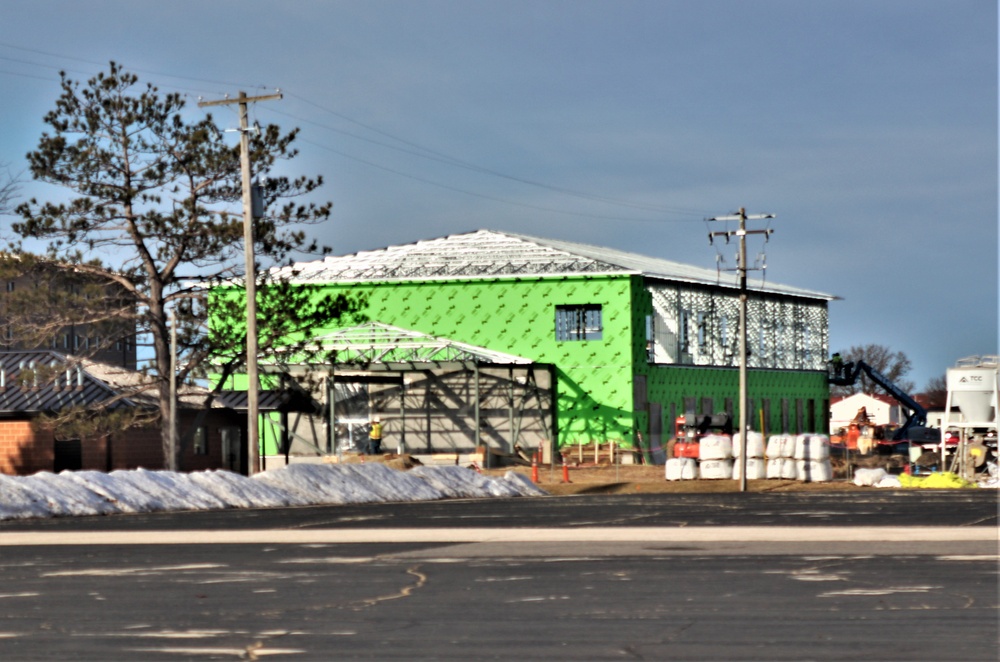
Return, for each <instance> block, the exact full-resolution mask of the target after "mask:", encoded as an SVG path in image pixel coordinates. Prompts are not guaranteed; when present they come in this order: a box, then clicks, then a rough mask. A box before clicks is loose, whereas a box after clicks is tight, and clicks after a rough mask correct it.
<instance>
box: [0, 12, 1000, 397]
mask: <svg viewBox="0 0 1000 662" xmlns="http://www.w3.org/2000/svg"><path fill="white" fill-rule="evenodd" d="M0 16H2V21H0V86H2V88H0V89H2V91H3V99H4V101H3V103H2V104H0V126H2V127H3V130H2V131H0V162H6V163H9V164H10V166H11V168H12V169H14V170H15V171H18V170H23V169H24V168H25V166H26V163H25V159H24V155H25V153H27V152H28V151H30V150H31V149H33V148H34V147H35V146H36V145H37V142H38V138H39V136H40V134H41V132H42V131H43V130H44V126H43V124H42V121H41V120H42V117H43V115H44V114H45V113H46V112H48V111H49V110H50V109H51V108H52V107H53V104H54V100H55V98H56V96H57V95H58V93H59V90H58V71H59V69H66V70H67V71H68V72H69V73H70V74H71V76H73V77H75V78H77V79H86V78H89V77H90V76H91V75H93V74H95V73H96V72H97V71H98V70H100V69H101V68H102V66H106V63H107V62H108V61H109V60H115V61H116V62H120V63H122V64H123V65H125V66H126V67H128V68H130V69H132V70H133V71H135V72H136V73H138V74H139V75H140V76H141V77H142V78H143V79H144V80H149V81H151V82H153V83H155V84H157V85H159V86H160V87H161V89H164V90H169V91H175V90H179V91H182V92H184V93H185V94H188V95H190V112H191V113H192V117H194V116H196V115H197V114H198V113H201V112H203V111H201V110H199V109H197V108H196V102H197V100H198V97H199V96H201V97H203V98H205V99H214V98H220V97H221V96H222V95H224V94H227V93H228V94H234V93H236V92H237V91H238V90H241V89H243V90H246V91H247V92H248V93H249V94H264V93H270V92H271V91H273V90H274V89H275V88H280V89H281V90H282V91H283V92H284V94H285V98H284V99H283V100H281V101H272V102H267V103H261V104H256V105H255V106H254V107H253V109H252V113H253V117H254V118H255V119H257V120H259V121H260V122H261V123H266V122H274V123H278V124H280V125H282V126H283V127H287V128H291V127H293V126H298V127H300V128H301V129H302V134H301V142H300V148H301V155H300V157H299V158H298V159H296V160H295V161H293V162H292V164H290V166H289V167H290V170H289V171H290V172H297V173H298V172H300V173H307V174H321V175H323V177H324V178H325V180H326V182H327V184H326V186H325V187H324V190H323V193H322V195H321V196H320V198H321V199H322V200H332V201H333V202H334V205H335V206H334V213H333V216H332V218H331V220H330V221H329V222H328V223H327V224H326V225H324V226H323V227H321V228H317V229H316V232H315V234H316V235H317V237H318V238H319V239H320V240H321V241H322V242H323V243H325V244H327V245H330V246H332V247H333V252H334V253H336V254H342V253H349V252H354V251H357V250H363V249H370V248H378V247H381V246H386V245H390V244H398V243H407V242H411V241H415V240H418V239H425V238H432V237H438V236H442V235H446V234H451V233H457V232H467V231H471V230H475V229H479V228H491V229H497V230H507V231H512V232H521V233H526V234H532V235H536V236H541V237H549V238H556V239H566V240H574V241H581V242H585V243H591V244H596V245H602V246H610V247H614V248H618V249H621V250H627V251H633V252H637V253H643V254H648V255H653V256H657V257H663V258H666V259H671V260H676V261H680V262H685V263H689V264H696V265H701V266H706V267H711V266H713V265H715V264H716V257H717V254H719V253H721V254H722V256H723V257H724V258H725V259H726V264H727V265H728V266H730V267H732V266H735V247H732V246H731V247H726V246H722V247H719V246H710V245H709V243H708V239H707V234H708V232H709V231H710V230H713V229H719V228H714V227H713V228H710V227H708V225H707V224H706V223H705V221H704V218H705V217H708V216H713V215H719V214H728V213H731V212H733V211H734V210H736V209H737V208H739V207H741V206H742V207H746V208H747V211H748V212H749V213H759V212H770V213H774V214H777V219H775V220H774V221H773V222H772V225H771V227H773V228H774V230H775V232H774V234H773V235H772V236H771V240H770V242H769V243H768V244H767V245H766V246H764V245H762V244H760V245H751V254H752V255H753V254H754V253H756V252H758V251H760V250H764V251H765V252H766V263H767V271H766V278H767V279H768V280H773V281H775V282H781V283H787V284H789V285H796V286H800V287H805V288H809V289H814V290H820V291H824V292H829V293H831V294H834V295H837V296H839V297H841V298H842V300H838V301H834V302H832V303H831V304H830V335H831V349H832V350H838V349H845V348H847V347H849V346H851V345H856V344H866V343H880V344H884V345H887V346H889V347H892V348H893V349H897V350H902V351H903V352H905V353H906V354H907V355H908V356H909V357H910V359H911V360H912V361H913V366H914V367H913V370H912V372H911V374H910V375H909V377H910V378H911V379H912V380H913V381H914V382H916V384H917V386H918V388H922V387H923V386H924V385H925V384H926V382H927V380H928V379H930V378H931V377H935V376H938V375H942V374H944V371H945V368H946V367H947V366H949V365H952V364H953V363H954V361H955V360H956V359H958V358H961V357H963V356H968V355H970V354H987V353H997V351H998V340H997V320H998V311H997V300H998V280H1000V279H998V269H997V263H998V241H997V239H998V238H997V228H998V215H997V200H998V196H997V181H998V176H997V175H998V173H997V124H998V122H997V98H998V89H997V61H998V57H997V27H998V20H997V3H996V2H995V1H993V0H898V1H888V0H858V1H852V0H812V1H810V2H802V1H800V0H700V1H695V0H684V1H679V0H677V1H672V0H654V1H648V2H647V1H641V0H573V1H566V2H563V1H555V0H533V1H528V2H524V1H520V0H503V1H502V2H501V1H495V2H487V1H482V2H474V1H472V0H441V1H430V0H405V1H404V0H343V1H336V0H329V1H324V2H319V1H313V2H308V1H296V2H281V3H279V2H259V1H255V0H243V1H241V2H230V1H218V0H216V1H211V0H209V1H206V0H202V1H200V2H189V1H186V0H180V1H178V0H174V1H172V2H169V3H146V2H123V1H120V0H106V1H103V2H102V1H99V0H88V2H72V1H63V2H53V1H50V0H35V1H33V2H31V3H24V2H14V1H12V0H0ZM213 115H214V116H215V117H216V118H217V120H218V122H219V124H220V125H224V126H235V124H236V116H235V114H234V113H233V112H232V111H227V110H222V109H214V112H213ZM456 161H459V162H461V164H460V165H456V164H455V162H456ZM24 194H25V195H29V196H30V195H33V196H39V197H54V196H57V195H58V192H56V191H54V190H52V189H49V188H48V187H43V186H41V185H34V184H30V183H29V184H27V185H26V186H25V187H24ZM3 225H4V226H7V225H8V222H7V221H4V222H3Z"/></svg>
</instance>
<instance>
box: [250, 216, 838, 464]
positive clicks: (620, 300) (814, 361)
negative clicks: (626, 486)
mask: <svg viewBox="0 0 1000 662" xmlns="http://www.w3.org/2000/svg"><path fill="white" fill-rule="evenodd" d="M288 276H289V277H290V279H291V281H292V282H293V283H296V284H298V285H300V286H302V287H308V288H310V289H311V290H312V291H313V292H315V296H317V297H320V296H329V295H336V294H340V293H347V294H355V295H361V296H363V297H364V298H365V300H366V302H367V303H366V308H365V310H364V315H365V316H366V318H367V319H368V320H369V322H368V324H366V325H364V326H360V327H353V328H341V329H328V330H327V332H326V333H325V334H324V335H322V337H318V338H317V339H316V341H317V343H318V344H319V345H321V346H323V347H324V348H327V349H334V350H336V359H335V360H334V362H333V363H331V364H329V365H282V366H280V367H279V366H271V367H269V368H268V367H265V368H264V369H265V371H266V370H272V371H277V370H279V368H280V371H281V372H284V373H285V374H287V375H289V376H291V377H293V378H296V379H299V378H302V377H304V375H305V374H307V373H308V374H309V375H311V377H312V380H313V381H314V383H316V384H320V386H319V388H318V389H317V391H318V392H319V393H318V394H319V396H320V397H318V398H317V400H318V401H320V402H322V403H323V406H324V411H323V412H321V413H320V414H319V415H318V416H315V417H309V418H308V420H305V421H285V422H284V423H282V424H281V425H280V426H277V428H280V429H281V430H283V431H284V432H283V433H282V434H274V435H272V434H271V433H270V432H269V430H268V428H269V426H266V425H265V426H264V429H263V432H264V433H265V444H266V446H265V448H264V453H265V454H269V455H273V454H277V453H282V452H289V451H292V452H297V451H301V452H304V453H330V452H337V450H339V449H343V448H345V447H351V446H353V447H359V446H360V445H361V443H363V442H362V440H363V439H364V437H365V435H367V426H368V423H369V422H370V421H372V420H373V419H374V418H379V419H380V422H381V424H382V426H383V429H384V431H385V442H384V444H385V446H386V447H387V448H388V449H389V450H396V449H397V447H402V448H404V449H405V450H408V451H410V452H421V453H422V452H466V451H470V450H472V449H474V448H476V447H477V446H487V447H489V448H491V449H493V450H494V451H496V452H501V453H510V452H513V451H514V450H515V446H519V447H521V448H522V449H527V450H530V449H534V448H538V447H541V448H545V449H548V450H553V449H557V448H559V447H564V446H567V445H575V444H593V443H595V442H597V443H601V444H607V443H612V444H615V445H617V446H620V447H624V448H635V449H641V450H643V451H644V452H647V453H649V452H653V453H655V452H656V451H657V449H660V448H662V446H663V444H664V442H665V441H666V439H667V437H668V436H670V435H671V434H672V428H673V425H674V421H675V420H676V419H677V417H678V416H681V415H683V414H684V413H685V412H691V411H694V412H696V413H698V414H702V413H716V412H722V411H726V412H729V413H730V414H732V415H733V416H734V417H735V416H738V415H739V395H738V393H739V389H738V366H739V357H738V351H737V348H738V346H739V333H738V330H739V329H738V324H739V321H738V320H739V289H738V283H737V280H736V278H735V277H734V276H733V275H732V274H730V273H727V272H718V271H715V270H711V269H703V268H699V267H694V266H689V265H684V264H679V263H676V262H671V261H668V260H662V259H657V258H651V257H646V256H642V255H637V254H632V253H626V252H622V251H617V250H613V249H608V248H600V247H595V246H588V245H584V244H577V243H572V242H565V241H555V240H549V239H542V238H537V237H530V236H525V235H518V234H512V233H506V232H496V231H490V230H480V231H476V232H470V233H466V234H458V235H450V236H446V237H441V238H438V239H431V240H427V241H418V242H416V243H412V244H406V245H399V246H389V247H386V248H383V249H379V250H372V251H363V252H359V253H354V254H350V255H343V256H331V257H327V258H325V259H322V260H317V261H314V262H305V263H299V264H296V265H295V266H294V267H293V268H291V270H290V271H289V272H288ZM833 298H834V297H832V296H831V295H828V294H824V293H820V292H814V291H809V290H805V289H801V288H796V287H790V286H785V285H779V284H776V283H770V282H768V283H766V284H762V283H759V282H758V283H754V282H753V281H751V283H750V298H749V303H748V317H747V337H748V366H749V369H750V370H749V376H748V398H749V403H748V404H749V410H748V414H750V422H751V427H752V428H753V429H758V430H761V429H762V430H763V431H766V432H785V431H787V432H804V431H825V426H826V424H827V419H828V410H829V389H828V385H827V372H826V361H827V356H828V312H827V306H828V303H829V301H830V300H832V299H833ZM289 363H294V362H291V361H290V362H289ZM331 403H333V406H332V407H331V406H330V404H331ZM270 427H274V426H270Z"/></svg>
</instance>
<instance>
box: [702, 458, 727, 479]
mask: <svg viewBox="0 0 1000 662" xmlns="http://www.w3.org/2000/svg"><path fill="white" fill-rule="evenodd" d="M698 469H699V471H700V473H701V477H702V478H703V479H706V480H712V479H719V478H732V477H733V461H732V460H702V462H701V464H700V465H699V466H698Z"/></svg>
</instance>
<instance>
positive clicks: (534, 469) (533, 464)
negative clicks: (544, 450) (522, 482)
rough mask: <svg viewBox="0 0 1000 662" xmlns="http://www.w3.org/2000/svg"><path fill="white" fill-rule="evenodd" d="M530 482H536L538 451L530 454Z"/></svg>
mask: <svg viewBox="0 0 1000 662" xmlns="http://www.w3.org/2000/svg"><path fill="white" fill-rule="evenodd" d="M531 482H532V483H535V484H536V485H537V484H538V453H533V454H532V455H531Z"/></svg>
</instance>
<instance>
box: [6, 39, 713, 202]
mask: <svg viewBox="0 0 1000 662" xmlns="http://www.w3.org/2000/svg"><path fill="white" fill-rule="evenodd" d="M0 47H6V48H10V49H14V50H17V51H23V52H28V53H35V54H38V55H44V56H46V57H54V58H61V59H67V60H71V61H77V62H83V63H86V64H91V65H95V66H100V67H104V66H105V64H104V63H99V62H96V61H93V60H88V59H85V58H79V57H74V56H69V55H60V54H57V53H52V52H49V51H44V50H40V49H36V48H27V47H22V46H17V45H14V44H10V43H7V42H0ZM0 60H7V61H10V62H15V63H19V64H26V65H29V66H38V67H45V68H50V69H56V70H59V71H73V73H79V74H82V75H88V72H83V71H79V70H69V69H67V68H65V67H59V66H55V65H50V64H46V63H42V62H32V61H29V60H24V59H18V58H10V57H6V56H0ZM123 66H124V65H123ZM129 69H130V70H131V71H134V72H137V73H143V74H148V75H152V76H162V77H167V78H174V79H178V80H188V81H194V82H200V83H209V84H212V85H223V86H226V87H229V86H232V85H233V84H232V83H229V82H225V81H218V80H212V79H206V78H197V77H191V76H181V75H177V74H171V73H166V72H161V71H154V70H149V69H140V68H129ZM0 74H8V75H18V76H24V77H30V78H39V79H41V80H48V79H47V78H43V77H39V76H32V75H30V74H20V73H14V72H6V71H0ZM162 87H165V88H170V89H174V90H177V91H180V92H182V93H185V94H188V93H191V92H195V93H198V94H223V93H222V92H216V91H212V92H209V91H206V90H199V89H194V88H191V87H179V86H172V85H162ZM244 87H249V88H253V89H270V88H265V87H264V86H262V85H254V86H244ZM283 93H284V94H286V95H287V96H289V97H291V98H293V99H296V100H298V101H300V102H302V103H304V104H306V105H309V106H311V107H313V108H316V109H318V110H320V111H323V112H325V113H327V114H329V115H331V116H334V117H337V118H339V119H341V120H343V121H346V122H349V123H351V124H354V125H356V126H359V127H361V128H363V129H365V130H367V131H371V132H373V133H375V134H377V135H380V136H383V137H385V138H388V139H390V140H392V141H395V142H397V143H399V145H396V144H391V143H387V142H384V141H380V140H375V139H373V138H369V137H366V136H362V135H359V134H357V133H353V132H350V131H345V130H343V129H338V128H335V127H333V126H330V125H327V124H324V123H322V122H317V121H314V120H310V119H307V118H304V117H299V116H296V115H293V114H291V113H286V112H283V111H281V110H277V109H274V108H273V107H268V108H267V109H266V111H265V112H270V113H274V114H277V115H281V116H284V117H289V118H291V119H294V120H296V121H297V122H302V123H306V124H311V125H314V126H317V127H319V128H323V129H325V130H327V131H331V132H334V133H338V134H340V135H345V136H348V137H351V138H353V139H356V140H360V141H364V142H367V143H369V144H373V145H377V146H381V147H385V148H387V149H392V150H396V151H399V152H401V153H406V154H410V155H413V156H417V157H419V158H423V159H428V160H431V161H434V162H437V163H441V164H444V165H450V166H452V167H457V168H462V169H465V170H468V171H471V172H476V173H479V174H484V175H489V176H492V177H496V178H500V179H505V180H507V181H513V182H516V183H519V184H523V185H526V186H532V187H535V188H540V189H544V190H548V191H552V192H555V193H559V194H562V195H566V196H570V197H576V198H580V199H584V200H588V201H591V202H599V203H602V204H608V205H614V206H620V207H626V208H630V209H635V210H640V211H648V212H655V213H669V214H677V215H691V216H704V212H703V211H698V210H693V209H685V208H679V207H667V206H661V205H652V204H646V203H636V202H632V201H628V200H623V199H620V198H613V197H610V196H602V195H597V194H593V193H587V192H583V191H578V190H575V189H571V188H567V187H561V186H555V185H551V184H546V183H544V182H539V181H536V180H532V179H528V178H525V177H520V176H517V175H511V174H507V173H504V172H501V171H498V170H495V169H493V168H488V167H485V166H481V165H478V164H475V163H472V162H470V161H466V160H463V159H460V158H457V157H454V156H451V155H449V154H446V153H444V152H442V151H439V150H436V149H432V148H429V147H426V146H423V145H420V144H418V143H416V142H413V141H410V140H407V139H405V138H402V137H399V136H396V135H394V134H391V133H389V132H386V131H383V130H381V129H379V128H377V127H374V126H372V125H370V124H367V123H365V122H361V121H359V120H356V119H354V118H351V117H349V116H347V115H345V114H343V113H339V112H337V111H334V110H332V109H330V108H327V107H325V106H323V105H321V104H319V103H316V102H314V101H312V100H310V99H307V98H305V97H303V96H301V95H298V94H293V93H289V92H287V91H283ZM233 112H235V111H233ZM253 112H254V116H255V117H256V113H257V109H256V108H254V110H253ZM300 141H301V142H303V143H306V144H310V145H313V146H314V147H317V148H320V149H323V150H326V151H329V152H331V153H335V154H338V155H340V156H342V157H344V158H348V159H351V160H354V161H357V162H361V163H364V164H366V165H368V166H370V167H373V168H378V169H380V170H383V171H386V172H390V173H393V174H395V175H398V176H401V177H406V178H409V179H412V180H414V181H419V182H422V183H425V184H429V185H432V186H436V187H439V188H443V189H446V190H451V191H454V192H457V193H462V194H465V195H469V196H474V197H479V198H483V199H488V200H493V201H496V202H501V203H504V204H509V205H515V206H519V207H523V208H528V209H536V210H539V211H546V212H551V213H559V214H566V215H571V216H578V217H583V218H593V219H599V220H613V221H624V222H665V221H666V222H683V221H681V219H667V218H662V217H660V218H634V217H621V216H611V215H603V214H592V213H585V212H577V211H568V210H559V209H553V208H550V207H542V206H539V205H532V204H528V203H519V202H515V201H512V200H508V199H504V198H500V197H496V196H491V195H486V194H482V193H477V192H474V191H469V190H465V189H462V188H459V187H455V186H450V185H447V184H442V183H440V182H435V181H432V180H429V179H426V178H423V177H420V176H417V175H412V174H409V173H406V172H403V171H401V170H398V169H395V168H391V167H388V166H384V165H380V164H378V163H375V162H373V161H371V160H368V159H363V158H361V157H357V156H354V155H351V154H348V153H346V152H342V151H340V150H337V149H334V148H331V147H328V146H326V145H322V144H320V143H317V142H315V141H307V140H304V139H301V138H300ZM400 145H402V146H400Z"/></svg>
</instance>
